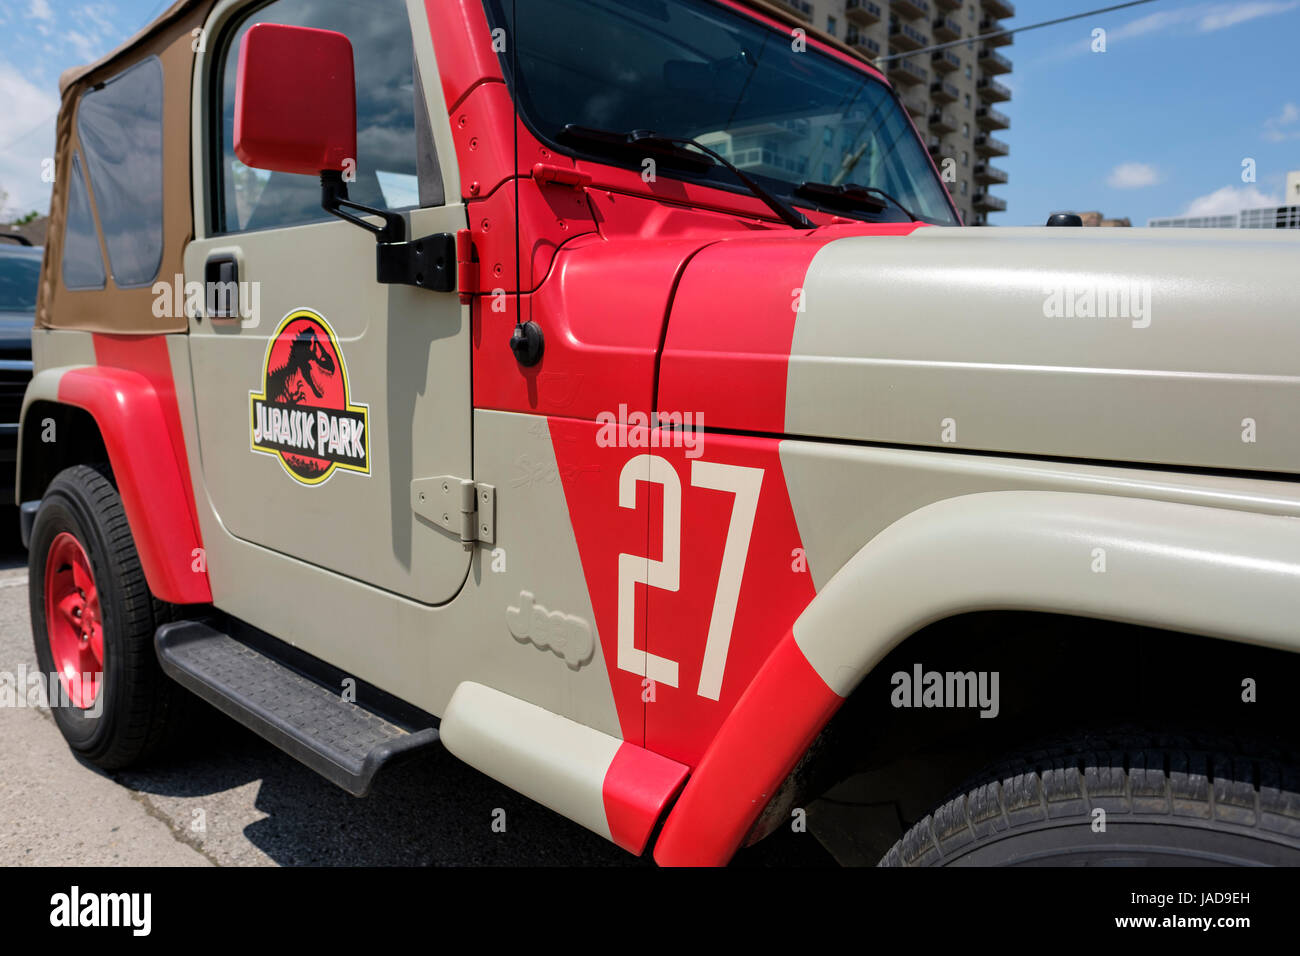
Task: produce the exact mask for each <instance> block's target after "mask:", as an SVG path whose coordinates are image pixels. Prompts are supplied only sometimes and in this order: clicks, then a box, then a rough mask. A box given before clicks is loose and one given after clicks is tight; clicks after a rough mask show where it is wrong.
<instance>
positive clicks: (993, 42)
mask: <svg viewBox="0 0 1300 956" xmlns="http://www.w3.org/2000/svg"><path fill="white" fill-rule="evenodd" d="M1005 29H1006V27H1004V26H1003V25H1002V24H1001V23H1000V22H999V21H997V20H995V19H993V17H985V18H984V19H983V20H981V21H980V33H997V32H998V31H999V30H1005ZM984 42H985V43H986V44H988V45H989V46H1010V45H1011V44H1012V43H1015V42H1016V35H1015V34H1014V33H1003V34H1002V35H1001V36H994V37H989V38H988V39H987V40H985V41H984Z"/></svg>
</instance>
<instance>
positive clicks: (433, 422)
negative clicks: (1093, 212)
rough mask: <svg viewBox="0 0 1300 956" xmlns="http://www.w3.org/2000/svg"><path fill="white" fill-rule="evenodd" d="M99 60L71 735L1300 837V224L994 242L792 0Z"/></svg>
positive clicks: (961, 824) (35, 580)
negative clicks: (199, 706)
mask: <svg viewBox="0 0 1300 956" xmlns="http://www.w3.org/2000/svg"><path fill="white" fill-rule="evenodd" d="M61 85H62V96H63V99H62V109H61V112H60V114H59V123H58V160H57V186H56V189H55V195H54V199H53V204H52V210H51V229H50V240H49V244H48V246H47V248H46V251H45V259H44V267H43V273H42V282H41V289H40V297H39V302H38V309H37V319H36V326H37V327H36V330H35V334H34V337H33V344H34V350H35V370H36V373H35V376H34V378H33V380H32V383H31V386H30V388H29V389H28V391H27V395H26V401H25V404H24V408H23V417H22V431H21V439H20V461H19V465H18V475H17V478H18V482H19V490H18V495H17V498H18V501H19V503H20V504H21V514H22V521H23V532H24V537H25V540H26V541H27V542H28V543H29V547H30V554H31V574H30V582H31V609H32V623H33V631H34V637H35V646H36V653H37V655H38V658H39V661H40V664H41V665H42V669H43V670H44V671H45V672H48V673H57V674H58V683H59V685H60V686H61V688H62V689H63V692H64V694H65V696H66V697H67V703H66V706H60V707H58V708H56V711H55V713H56V717H57V721H58V725H59V727H60V729H61V730H62V731H63V733H64V735H65V736H66V738H67V740H68V743H69V745H70V746H71V747H72V749H73V750H74V751H75V752H76V753H78V754H80V755H81V756H83V757H84V758H86V759H88V760H90V761H92V762H94V763H96V764H98V765H100V766H102V767H106V768H114V767H122V766H126V765H127V764H130V763H133V762H137V761H140V760H143V759H145V758H147V757H149V756H150V755H151V754H153V753H155V752H156V751H157V748H158V747H160V746H161V745H162V744H164V743H166V742H168V740H169V739H170V738H179V737H181V736H182V734H181V732H182V730H183V728H184V726H185V724H184V721H183V720H182V719H181V718H182V716H183V715H184V713H185V712H186V710H187V709H188V705H189V704H190V703H191V702H192V701H193V697H192V696H191V694H195V695H197V696H198V697H200V698H203V699H205V700H206V701H208V702H209V703H210V704H212V705H215V706H216V707H217V708H218V709H220V710H222V711H224V712H225V713H227V714H229V715H230V716H232V717H234V718H235V719H237V720H239V721H241V722H243V723H244V724H246V725H248V726H249V727H251V728H253V729H254V730H256V731H257V732H258V733H260V734H261V735H262V736H264V737H265V738H267V739H268V740H270V741H271V742H273V743H275V744H276V745H278V746H280V747H282V748H283V749H284V750H286V751H287V752H288V753H290V754H292V755H293V756H294V757H296V758H297V759H299V760H301V761H302V762H304V763H305V764H307V765H308V766H310V767H312V768H314V769H316V770H318V771H319V772H320V773H322V774H324V775H325V776H326V777H328V778H329V779H330V780H332V781H334V782H335V783H337V784H339V785H340V786H342V787H344V788H346V789H347V790H349V791H351V792H353V793H355V794H358V795H362V794H364V793H366V792H367V790H368V789H369V787H370V785H371V782H372V780H373V778H374V775H375V773H376V772H377V771H378V770H379V769H380V768H381V767H382V766H383V765H384V764H385V763H387V762H388V761H389V760H392V759H395V758H398V757H402V756H405V755H409V754H411V753H414V752H416V751H418V750H421V749H422V748H427V747H433V746H436V745H438V744H439V742H440V743H441V745H445V747H446V748H447V749H448V750H450V751H451V752H452V753H453V754H455V755H456V756H457V757H459V758H460V759H462V760H464V761H465V762H467V763H469V764H470V765H472V766H474V767H477V768H479V769H480V770H482V771H483V772H485V773H487V774H489V775H491V776H493V777H495V778H496V779H498V780H500V781H502V782H503V783H505V784H507V785H509V786H510V787H513V788H515V789H516V790H518V791H520V792H521V793H523V794H526V795H528V796H529V797H531V798H533V799H535V800H537V801H540V802H541V803H543V804H545V805H546V806H548V807H551V808H553V809H554V810H556V811H558V812H559V813H561V814H564V815H566V816H568V817H570V818H572V819H573V820H575V821H577V822H579V823H580V824H582V825H583V826H586V827H588V828H590V829H591V830H594V831H595V832H597V833H599V834H601V835H602V836H605V837H607V838H608V839H610V840H612V841H614V842H615V843H617V844H618V845H619V846H621V847H624V848H625V849H627V850H629V851H630V852H632V853H635V854H640V853H643V852H646V851H647V849H648V848H649V847H650V846H651V845H653V854H654V857H655V859H656V860H658V861H659V862H660V863H664V864H721V863H725V862H726V861H728V860H729V859H730V858H731V857H732V856H733V854H734V853H735V852H736V851H737V850H738V848H740V847H741V846H743V845H745V844H746V843H748V842H753V841H755V840H757V839H759V838H761V837H763V836H764V835H766V834H768V833H771V832H772V831H774V830H775V829H776V828H777V827H782V826H794V827H795V828H796V829H802V828H803V827H804V826H805V825H806V826H809V827H811V828H812V830H813V831H814V832H815V833H816V834H817V836H818V837H819V838H821V839H822V840H823V842H824V843H825V844H826V845H827V846H828V847H830V848H831V849H832V851H833V852H834V853H835V855H836V856H837V857H838V858H839V859H841V860H843V861H846V862H876V861H877V860H883V861H884V862H886V863H889V864H904V865H912V864H952V863H1008V862H1054V861H1058V862H1059V861H1064V862H1080V861H1082V862H1094V861H1095V862H1130V863H1131V862H1135V861H1138V862H1141V861H1146V862H1151V861H1155V862H1193V861H1199V862H1203V861H1207V860H1209V861H1217V862H1242V863H1247V862H1250V863H1254V862H1290V863H1295V862H1297V861H1300V776H1298V774H1297V766H1300V762H1298V761H1297V758H1296V743H1297V740H1296V737H1297V730H1298V725H1297V721H1296V719H1295V718H1296V693H1297V690H1298V689H1300V656H1297V653H1296V652H1297V651H1300V521H1298V520H1297V519H1298V518H1300V480H1298V479H1300V414H1297V409H1298V408H1300V372H1297V367H1296V359H1297V356H1300V286H1297V285H1296V283H1295V282H1294V272H1295V263H1296V261H1297V257H1298V256H1300V236H1296V235H1289V234H1283V233H1280V232H1279V233H1260V232H1253V231H1243V232H1228V231H1209V230H1200V231H1196V232H1194V233H1189V234H1180V233H1178V232H1176V231H1164V230H1161V231H1148V230H1142V229H1136V230H1084V229H1077V228H1005V229H971V228H964V227H962V226H961V223H960V221H959V218H958V216H957V213H956V210H955V207H954V206H953V204H952V201H951V200H950V198H949V196H948V194H947V192H946V190H945V187H944V184H943V180H942V178H941V176H940V175H939V172H938V170H937V168H936V166H935V164H934V162H933V161H932V159H931V157H930V155H929V154H928V153H927V151H926V149H925V147H924V146H923V145H922V142H921V139H920V137H919V136H918V134H917V131H916V129H915V127H914V126H913V125H912V123H911V120H910V119H909V116H908V113H907V111H906V109H904V107H903V106H902V105H901V103H900V101H899V99H898V96H897V95H896V94H895V92H894V91H893V90H892V89H891V88H890V86H889V84H888V83H887V82H886V80H885V79H884V77H883V76H882V75H881V74H880V73H879V72H878V71H877V70H876V69H875V68H874V67H872V66H871V65H870V64H869V63H867V62H866V61H865V60H862V59H861V58H859V57H858V56H857V55H856V54H854V53H853V52H852V51H851V50H849V49H847V48H845V47H843V46H841V45H839V44H837V43H836V42H835V41H834V40H832V39H830V38H826V37H819V36H818V35H816V34H815V33H814V32H812V31H809V30H806V29H802V28H801V27H800V24H799V23H798V21H793V20H789V19H787V18H786V15H785V14H783V13H781V12H780V11H779V10H778V9H777V8H776V7H773V6H771V5H769V4H766V3H762V2H758V0H753V2H741V0H526V2H518V3H516V2H511V0H427V2H422V0H372V2H367V3H365V4H360V3H352V2H344V0H270V2H256V0H179V2H176V3H174V4H173V5H172V6H171V7H170V8H169V9H168V10H167V11H166V12H165V13H164V14H163V15H162V16H161V17H160V18H159V19H158V20H157V21H156V22H155V23H154V24H152V25H151V26H150V27H148V28H147V29H146V30H145V31H144V32H143V33H141V34H140V35H139V36H137V37H135V38H134V39H133V40H131V41H130V42H129V43H128V44H127V45H126V46H124V47H123V48H122V49H120V50H118V51H117V52H115V53H113V54H111V55H109V56H107V57H106V58H104V59H103V60H102V61H100V62H98V63H96V64H93V65H91V66H89V67H86V68H84V69H80V70H75V71H72V72H71V73H70V74H66V75H65V76H64V77H63V78H62V82H61ZM183 739H184V742H185V743H186V744H187V745H189V744H193V742H194V738H193V737H184V738H183Z"/></svg>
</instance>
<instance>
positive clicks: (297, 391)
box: [185, 0, 471, 603]
mask: <svg viewBox="0 0 1300 956" xmlns="http://www.w3.org/2000/svg"><path fill="white" fill-rule="evenodd" d="M409 11H411V12H408V5H407V4H406V3H405V2H403V0H372V2H368V3H365V4H357V3H351V2H346V0H273V2H271V3H266V4H260V5H259V4H256V3H248V2H242V0H227V2H224V3H220V4H218V5H217V7H216V8H215V9H214V10H213V13H212V15H211V17H210V18H209V20H208V23H207V26H206V27H205V29H204V32H203V34H202V35H201V36H200V37H196V39H195V46H196V54H197V55H196V60H195V82H194V97H195V102H194V110H193V113H194V116H195V123H196V124H198V128H197V129H196V130H195V133H194V143H195V147H194V151H195V161H194V193H195V205H196V209H195V222H196V233H197V235H196V237H195V239H194V241H193V242H192V243H191V244H190V245H189V247H188V249H187V251H186V256H185V279H186V280H187V285H190V284H192V283H196V282H204V281H205V279H219V280H230V279H234V280H235V281H236V282H237V285H236V286H235V288H236V289H237V290H238V299H239V302H238V304H237V308H236V307H234V306H233V304H232V303H230V302H229V301H226V300H224V299H222V298H221V297H219V296H214V297H213V298H212V300H211V301H205V302H204V304H203V307H202V308H201V309H197V310H193V311H194V312H195V314H193V315H192V316H191V318H190V336H189V342H190V351H191V362H192V367H193V376H194V383H193V384H194V400H195V405H196V411H197V419H198V426H199V443H200V452H201V455H202V467H203V478H204V484H205V487H206V492H207V494H208V496H209V498H210V499H211V502H212V505H213V507H214V508H215V510H216V512H217V514H218V515H219V516H220V519H221V521H222V523H223V525H224V527H225V529H226V530H227V531H228V532H229V533H230V534H232V535H235V536H236V537H238V538H242V539H244V540H246V541H249V542H253V543H255V544H257V545H261V546H263V547H265V548H268V549H272V550H274V551H277V552H280V553H282V554H284V555H288V556H291V557H293V558H297V559H301V560H302V561H306V562H310V563H311V564H313V565H317V566H320V567H322V568H325V569H328V570H330V571H333V572H337V573H338V574H341V575H346V576H348V577H351V578H355V579H358V580H361V581H365V582H368V583H370V584H372V585H374V586H376V587H379V588H383V589H385V590H388V591H391V592H393V593H396V594H400V595H404V596H407V597H410V598H413V599H415V600H418V601H421V602H425V603H440V602H444V601H447V600H449V599H451V598H452V597H453V596H455V594H456V593H457V591H458V590H459V588H460V586H461V584H462V583H463V582H464V580H465V576H466V574H467V571H468V567H469V558H470V553H469V549H467V548H466V547H464V546H462V544H461V541H460V538H459V534H458V533H452V532H449V531H446V530H443V528H441V527H439V526H438V525H437V524H435V523H433V522H432V521H429V520H427V519H425V518H422V517H419V516H417V515H416V514H414V513H413V511H412V506H411V482H412V480H413V479H417V478H430V477H436V476H442V475H448V476H459V477H465V478H468V477H469V476H470V465H471V459H470V370H469V327H468V313H467V310H466V309H464V308H463V307H462V306H461V304H460V301H459V298H458V296H457V294H456V293H455V292H446V293H443V292H432V291H428V290H426V289H419V288H415V287H413V286H408V285H387V284H381V283H379V282H378V281H376V263H375V239H374V237H373V236H372V235H371V234H370V233H368V232H366V231H364V230H363V229H360V228H358V227H357V226H355V225H353V224H350V223H346V222H342V221H340V220H338V219H335V218H332V217H331V216H329V215H328V214H326V213H325V212H323V211H322V209H321V207H320V192H321V190H320V183H319V180H318V179H317V178H316V177H313V176H302V175H294V174H288V173H281V172H268V171H265V170H259V169H252V168H249V167H246V166H244V165H242V164H241V163H240V162H239V161H238V159H237V158H236V157H235V154H234V151H233V148H232V132H233V124H234V107H235V84H236V76H237V64H238V58H239V52H240V44H241V39H242V38H243V36H244V35H245V33H246V32H247V30H248V29H249V28H250V27H251V26H252V25H254V24H257V23H281V24H288V25H295V26H307V27H315V28H321V29H328V30H336V31H338V32H341V33H343V34H344V35H345V36H347V37H348V39H349V40H350V41H351V44H352V48H353V59H354V64H355V71H356V87H357V90H356V108H357V143H358V146H357V152H358V154H359V155H358V156H357V157H356V169H355V181H353V182H350V183H349V192H350V198H351V199H353V200H354V201H357V202H361V203H365V204H367V205H370V206H374V207H379V208H385V209H390V210H402V211H403V212H405V213H406V214H407V216H408V220H409V223H408V236H409V237H412V238H414V237H422V236H428V235H432V234H438V233H449V234H452V235H454V234H455V233H456V231H457V230H458V229H461V228H464V226H465V224H466V220H465V209H464V206H463V205H462V204H461V203H460V200H459V196H460V187H459V182H458V180H457V177H456V169H455V162H454V157H453V155H452V153H451V148H450V142H451V140H450V136H451V133H450V128H449V127H448V123H447V112H446V108H445V106H444V103H443V97H442V90H441V86H440V84H439V83H438V73H437V69H436V65H435V64H434V62H433V49H432V45H431V43H430V42H429V30H428V26H427V23H426V22H425V19H424V12H423V5H422V4H418V3H412V4H411V5H410V6H409ZM412 16H414V17H415V18H416V19H417V21H418V23H417V25H415V27H414V29H413V26H412V22H411V19H410V18H411V17H412ZM413 37H414V38H415V40H414V41H413ZM439 147H441V148H439ZM439 160H441V161H442V162H441V165H440V163H439ZM223 307H224V308H225V310H226V311H234V312H236V313H237V314H235V315H233V316H223V315H222V314H221V312H222V311H223Z"/></svg>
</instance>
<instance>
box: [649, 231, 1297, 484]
mask: <svg viewBox="0 0 1300 956" xmlns="http://www.w3.org/2000/svg"><path fill="white" fill-rule="evenodd" d="M824 232H825V231H824V230H819V231H818V233H814V234H811V235H809V234H806V233H805V234H804V235H803V236H795V235H792V234H784V237H783V238H773V239H766V240H762V239H742V240H732V241H724V242H720V243H716V244H714V245H713V246H710V247H708V248H707V249H705V250H703V251H702V252H700V253H699V254H698V255H697V256H696V257H695V258H694V259H693V260H692V261H691V263H690V265H689V266H688V267H687V269H686V271H685V274H684V275H683V277H682V280H681V282H680V284H679V288H678V293H677V295H676V297H675V298H674V301H673V306H672V311H671V316H670V320H669V327H668V334H667V337H666V339H665V350H664V355H663V358H662V361H661V377H660V387H659V400H658V407H659V409H660V410H661V411H665V412H673V411H677V412H686V411H692V412H695V413H696V414H703V416H704V422H705V425H706V427H708V428H724V429H738V430H746V431H757V432H763V433H775V434H783V435H788V436H795V437H810V438H819V439H839V440H848V441H861V442H876V443H887V444H892V445H907V446H935V447H942V448H952V449H962V450H979V451H986V452H1003V453H1011V454H1023V455H1035V456H1050V457H1063V458H1087V459H1093V460H1098V461H1132V462H1151V463H1160V464H1167V465H1181V466H1199V467H1207V468H1228V469H1249V470H1257V471H1270V472H1292V473H1294V472H1300V283H1297V282H1296V280H1295V276H1296V274H1297V268H1298V267H1300V233H1295V234H1292V233H1288V232H1283V231H1276V232H1275V231H1269V232H1256V231H1252V230H1165V229H1082V228H1054V229H1048V228H1011V229H1004V228H994V229H988V228H984V229H973V228H960V229H957V228H952V229H945V228H918V229H914V230H911V231H910V232H909V234H906V235H903V234H893V235H845V236H840V237H836V236H834V235H830V236H827V235H824V234H822V233H824Z"/></svg>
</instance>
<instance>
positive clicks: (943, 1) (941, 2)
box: [934, 0, 962, 10]
mask: <svg viewBox="0 0 1300 956" xmlns="http://www.w3.org/2000/svg"><path fill="white" fill-rule="evenodd" d="M961 2H962V0H934V6H935V9H937V10H960V9H961Z"/></svg>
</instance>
